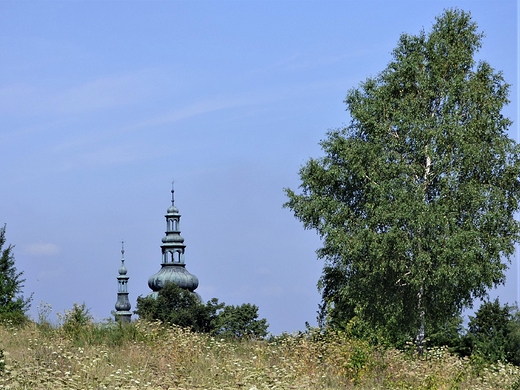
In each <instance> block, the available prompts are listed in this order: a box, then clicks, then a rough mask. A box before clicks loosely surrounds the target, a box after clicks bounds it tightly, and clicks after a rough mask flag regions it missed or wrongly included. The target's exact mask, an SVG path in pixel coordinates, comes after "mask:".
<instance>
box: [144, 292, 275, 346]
mask: <svg viewBox="0 0 520 390" xmlns="http://www.w3.org/2000/svg"><path fill="white" fill-rule="evenodd" d="M134 313H135V314H137V315H139V317H140V318H142V319H144V320H148V321H154V320H159V321H162V322H164V323H169V324H173V325H178V326H181V327H185V328H189V329H191V330H192V331H195V332H200V333H210V334H213V335H219V336H225V337H235V338H243V337H254V338H261V337H265V336H266V335H267V327H268V326H269V325H268V324H267V321H266V320H265V318H264V319H258V307H257V306H256V305H251V304H248V303H246V304H243V305H241V306H227V305H226V304H224V303H223V302H222V303H220V302H219V301H218V299H217V298H213V299H211V300H210V301H208V302H207V303H206V304H204V303H202V302H201V301H200V300H199V298H198V296H197V295H195V294H194V293H192V292H190V291H188V290H184V289H182V288H180V287H178V286H177V285H176V284H175V283H166V285H165V286H164V287H163V288H162V290H161V291H159V294H158V296H157V299H155V298H153V297H152V296H148V297H144V298H143V297H139V298H137V308H136V310H135V312H134Z"/></svg>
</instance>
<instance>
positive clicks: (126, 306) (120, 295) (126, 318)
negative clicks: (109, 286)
mask: <svg viewBox="0 0 520 390" xmlns="http://www.w3.org/2000/svg"><path fill="white" fill-rule="evenodd" d="M126 273H127V270H126V267H125V242H124V241H121V267H119V276H118V277H117V302H116V313H115V318H116V321H121V322H130V320H131V317H132V313H131V312H130V307H131V306H130V301H129V300H128V279H130V278H129V277H128V276H126Z"/></svg>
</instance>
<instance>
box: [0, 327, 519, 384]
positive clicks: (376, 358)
mask: <svg viewBox="0 0 520 390" xmlns="http://www.w3.org/2000/svg"><path fill="white" fill-rule="evenodd" d="M0 350H1V351H3V357H2V355H1V354H0V389H247V390H253V389H256V390H260V389H348V388H355V389H520V369H519V368H518V367H515V366H512V365H507V364H501V363H498V364H494V365H488V364H485V363H482V362H480V361H475V360H471V359H460V358H458V357H456V356H453V355H451V354H450V353H449V352H448V351H447V350H446V349H444V348H434V349H429V350H427V351H426V352H425V353H424V354H423V355H422V356H421V357H419V356H417V355H416V354H414V353H413V352H402V351H397V350H394V349H378V348H374V347H373V346H371V345H369V344H368V343H366V342H364V341H360V340H353V339H349V338H348V337H346V336H345V335H342V334H339V333H329V334H327V335H323V334H321V333H319V332H318V331H312V330H310V331H308V332H306V333H300V334H292V335H288V334H285V335H282V336H277V337H271V338H270V339H269V340H242V341H238V340H230V339H221V338H215V337H211V336H209V335H205V334H197V333H193V332H190V331H188V330H186V329H182V328H179V327H175V326H163V325H161V324H160V323H150V322H144V321H136V322H133V323H131V324H119V323H114V322H104V323H98V324H95V323H92V322H88V323H84V324H80V325H77V326H76V327H66V326H59V327H52V326H49V325H48V324H47V323H43V324H40V325H39V324H36V323H29V324H27V325H26V326H24V327H12V326H8V325H7V326H0Z"/></svg>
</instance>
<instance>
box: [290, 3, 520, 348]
mask: <svg viewBox="0 0 520 390" xmlns="http://www.w3.org/2000/svg"><path fill="white" fill-rule="evenodd" d="M483 37H484V35H483V33H481V32H479V31H478V27H477V25H476V23H475V22H473V21H472V19H471V15H470V14H469V13H466V12H464V11H461V10H457V9H451V10H446V11H445V12H444V13H443V14H442V15H441V16H439V17H437V18H436V21H435V23H434V24H433V26H432V28H431V30H430V31H429V32H428V33H426V32H424V31H421V32H420V33H419V34H418V35H408V34H403V35H402V36H401V37H400V39H399V41H398V44H397V47H396V48H395V49H394V50H393V52H392V58H391V61H390V63H389V64H388V66H387V67H386V69H384V70H383V71H382V72H381V73H380V74H379V75H377V76H376V77H372V78H368V79H367V80H366V81H364V82H362V83H361V84H360V85H359V87H358V88H354V89H351V90H350V91H349V92H348V94H347V97H346V100H345V103H346V105H347V111H348V112H349V114H350V118H351V121H350V124H349V125H348V126H347V127H345V128H341V129H337V130H333V131H329V132H328V133H327V135H326V138H325V139H324V140H323V141H322V142H321V146H322V149H323V152H324V155H323V156H322V157H319V158H311V159H310V160H309V161H308V162H307V163H306V164H305V165H304V166H303V167H302V168H301V170H300V172H299V174H300V178H301V185H300V191H299V193H296V192H294V191H292V190H291V189H285V191H286V194H287V196H288V201H287V203H285V205H284V206H285V207H287V208H289V209H291V210H292V211H293V212H294V215H295V216H296V218H298V219H299V220H300V221H301V222H302V223H303V225H304V227H305V228H306V229H315V230H317V232H318V234H319V235H320V237H321V238H322V243H323V246H322V247H321V248H320V249H318V250H317V255H318V257H319V258H321V259H323V260H324V268H323V274H322V277H321V279H320V281H319V283H318V287H319V288H320V290H321V293H322V299H323V301H322V305H321V315H322V316H323V318H324V319H325V321H326V323H327V324H328V325H330V326H346V324H347V323H348V321H350V320H352V319H353V318H356V319H358V320H360V321H364V322H365V323H366V324H368V326H370V327H371V328H372V329H374V330H376V329H379V330H381V331H384V333H385V334H386V335H387V336H388V337H390V338H391V339H392V340H394V341H396V340H398V339H401V340H402V339H403V338H406V337H409V338H410V337H411V338H415V340H416V342H417V344H418V346H419V348H420V347H421V346H422V343H423V340H424V337H425V332H427V331H428V329H438V328H441V327H442V326H443V325H444V324H446V323H447V322H448V321H449V320H450V319H451V318H452V317H453V316H456V315H458V314H460V313H461V311H462V310H463V309H464V308H466V307H470V306H471V305H472V302H473V300H474V299H475V298H482V297H484V296H486V294H487V291H488V290H489V289H490V288H491V287H493V286H496V285H498V284H500V283H503V282H504V278H505V274H504V272H505V270H506V268H507V263H508V261H509V259H510V257H511V256H512V254H513V252H514V245H515V243H516V242H518V239H519V224H518V222H517V221H516V220H515V219H514V214H515V212H516V211H518V208H519V203H518V201H519V195H520V192H519V190H520V187H519V184H520V183H519V174H520V160H519V156H520V155H519V148H518V146H517V144H516V143H515V142H514V141H513V140H512V139H511V138H509V136H508V128H509V126H510V125H511V121H510V120H509V119H508V118H506V117H504V116H503V115H502V113H501V110H502V108H503V107H504V105H506V104H507V103H508V89H509V85H508V84H507V83H506V82H505V81H504V78H503V75H502V73H501V72H499V71H496V70H494V69H493V68H492V67H491V66H490V65H489V64H488V63H487V62H485V61H479V62H478V63H477V62H476V60H475V54H476V53H477V51H478V50H479V49H480V47H481V44H482V40H483Z"/></svg>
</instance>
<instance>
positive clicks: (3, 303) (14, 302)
mask: <svg viewBox="0 0 520 390" xmlns="http://www.w3.org/2000/svg"><path fill="white" fill-rule="evenodd" d="M5 241H6V240H5V225H4V226H3V227H2V228H0V321H2V322H9V323H11V324H15V325H16V324H22V323H24V322H25V321H27V316H26V315H25V313H26V312H27V310H29V307H30V306H31V297H29V298H28V299H24V297H23V296H22V295H20V293H21V292H22V287H23V283H24V282H25V279H21V276H22V275H23V272H17V271H16V267H15V265H14V255H13V248H14V246H13V245H9V246H8V247H7V248H5V249H3V247H4V244H5Z"/></svg>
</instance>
